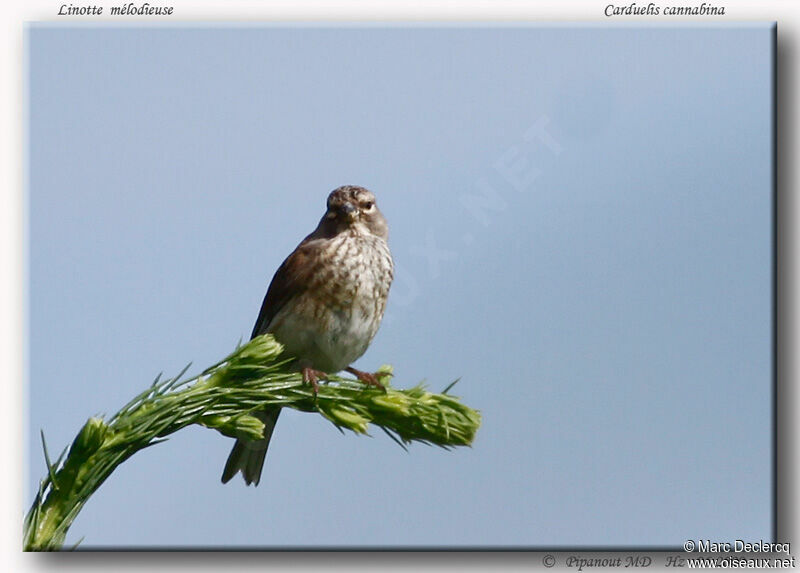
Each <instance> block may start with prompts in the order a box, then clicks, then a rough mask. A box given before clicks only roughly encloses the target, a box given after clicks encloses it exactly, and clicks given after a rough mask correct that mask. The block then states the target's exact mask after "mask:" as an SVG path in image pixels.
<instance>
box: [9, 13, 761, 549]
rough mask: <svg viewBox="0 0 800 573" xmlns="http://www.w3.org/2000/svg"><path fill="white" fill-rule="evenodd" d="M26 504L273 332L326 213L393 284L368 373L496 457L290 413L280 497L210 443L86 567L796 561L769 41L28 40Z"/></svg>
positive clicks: (272, 466)
mask: <svg viewBox="0 0 800 573" xmlns="http://www.w3.org/2000/svg"><path fill="white" fill-rule="evenodd" d="M27 39H28V47H29V81H28V90H29V94H28V102H29V106H28V111H29V131H28V134H29V144H30V147H29V155H28V159H29V216H30V220H29V240H30V260H29V281H30V295H29V306H30V317H29V331H30V352H29V354H30V365H29V374H30V384H29V393H28V395H29V408H30V410H29V416H28V432H29V450H28V452H29V454H28V455H29V467H30V470H29V476H28V479H27V485H28V490H29V491H28V492H27V494H26V500H25V501H26V504H27V503H29V501H30V499H31V496H32V492H33V490H34V488H35V486H36V483H37V480H38V479H39V477H41V475H43V472H44V471H45V469H44V463H43V461H42V455H41V449H40V445H39V439H38V433H39V429H40V428H41V429H43V430H44V431H45V433H46V436H47V437H48V442H49V445H50V448H51V450H55V451H60V449H61V448H62V447H63V446H64V445H66V444H67V443H69V442H70V441H71V439H72V438H73V436H74V435H75V433H76V432H77V430H78V428H79V427H80V425H81V424H82V423H83V422H84V421H85V420H86V418H87V417H89V416H91V415H95V414H98V413H107V414H111V413H113V412H114V411H116V409H117V408H118V407H119V406H121V405H122V404H123V403H125V402H126V401H127V400H128V399H130V397H132V396H133V395H135V394H137V393H138V392H139V391H141V390H142V389H143V388H144V386H145V385H146V384H148V383H149V382H150V381H151V380H152V379H153V377H154V376H155V375H156V374H157V373H158V372H160V371H164V372H165V373H177V372H178V371H179V370H180V369H181V368H182V367H183V366H184V365H185V364H186V363H187V362H189V361H192V362H193V363H194V365H195V368H194V369H193V371H198V370H200V369H202V368H203V367H205V366H206V365H209V364H212V363H214V362H215V361H216V360H218V359H219V358H221V357H222V356H224V355H225V354H226V353H227V352H228V351H229V350H230V349H231V348H232V347H233V346H234V345H235V344H236V342H237V341H238V340H239V338H240V337H247V336H248V335H249V332H250V329H251V328H252V325H253V322H254V321H255V318H256V316H257V313H258V309H259V305H260V303H261V299H262V297H263V295H264V292H265V290H266V288H267V285H268V284H269V280H270V278H271V277H272V274H273V273H274V271H275V269H276V268H277V267H278V265H279V264H280V263H281V261H282V260H283V259H284V258H285V256H286V255H287V254H288V253H289V252H291V250H292V249H293V248H294V246H295V245H296V244H297V243H298V242H299V241H300V240H301V239H302V238H303V236H305V234H307V233H308V232H310V231H311V230H312V229H313V227H314V226H315V224H316V222H317V220H318V219H319V217H320V216H321V214H322V212H323V210H324V206H325V198H326V196H327V193H328V192H329V191H330V190H331V189H333V188H334V187H336V186H338V185H341V184H346V183H352V184H359V185H364V186H366V187H368V188H370V189H372V190H373V191H374V192H375V194H376V195H377V197H378V202H379V204H380V206H381V209H382V210H383V212H384V214H385V215H386V217H387V219H388V221H389V225H390V245H391V247H392V251H393V253H394V257H395V262H396V266H397V273H396V280H395V284H394V286H393V288H392V292H391V295H390V301H389V306H388V309H387V315H386V318H385V320H384V324H383V326H382V328H381V331H380V332H379V334H378V336H377V337H376V339H375V341H374V342H373V344H372V346H371V348H370V350H369V351H368V352H367V354H366V355H365V356H364V357H363V358H362V359H361V360H360V361H359V362H358V363H357V364H356V365H357V366H358V367H361V368H363V369H367V370H369V369H374V368H376V367H377V366H379V365H380V364H382V363H386V362H389V363H392V364H393V365H394V368H395V374H396V377H395V379H394V384H395V385H398V386H411V385H413V384H416V383H417V382H418V381H420V380H423V379H424V380H426V381H427V383H428V384H429V385H430V386H431V388H433V389H434V390H440V389H441V388H443V387H444V386H445V385H446V384H448V383H449V382H450V381H452V380H453V379H455V378H457V377H461V382H460V383H459V384H458V385H457V386H456V394H459V395H460V396H461V397H462V398H463V399H464V401H465V402H466V403H467V404H469V405H471V406H473V407H475V408H478V409H480V410H481V412H482V414H483V418H484V423H483V427H482V428H481V430H480V432H479V433H478V436H477V439H476V441H475V444H474V446H473V447H472V448H471V449H461V450H456V451H452V452H444V451H441V450H438V449H433V448H428V447H425V446H413V447H411V449H410V452H408V453H406V452H404V451H403V450H401V449H400V448H398V447H397V446H396V445H395V444H394V443H393V442H392V441H391V440H389V439H388V438H387V437H386V436H384V435H383V433H382V432H380V431H375V432H373V436H374V437H372V438H365V437H356V436H353V435H346V436H342V435H341V434H340V433H339V432H337V431H336V430H335V429H334V428H333V427H332V426H330V424H328V423H327V422H325V421H324V420H322V419H321V418H319V417H316V416H310V415H307V414H300V413H296V412H286V413H284V414H283V415H282V416H281V420H280V422H279V424H278V426H277V429H276V431H275V435H274V438H273V442H272V445H271V447H270V452H269V455H268V457H267V464H266V467H265V470H264V476H263V478H262V482H261V485H260V486H259V487H258V488H255V489H254V488H245V487H244V485H243V483H242V482H241V481H240V480H238V479H237V481H234V482H231V483H230V484H228V485H226V486H223V485H221V484H220V483H219V476H220V473H221V471H222V467H223V465H224V462H225V458H226V456H227V453H228V451H229V449H230V447H231V441H230V440H228V439H225V438H223V437H222V436H220V435H219V434H217V433H215V432H211V431H208V430H204V429H201V428H190V429H187V430H184V431H182V432H180V433H178V434H176V435H175V436H174V437H173V438H172V439H170V440H169V441H168V442H167V443H165V444H162V445H159V446H157V447H154V448H150V449H148V450H146V451H143V452H141V453H139V454H137V455H136V456H135V457H134V458H132V459H131V460H129V461H128V462H126V463H125V464H124V465H123V466H122V467H120V468H119V469H118V470H117V471H116V472H115V473H114V474H113V475H112V476H111V477H110V478H109V480H108V481H107V482H106V483H105V484H104V485H103V486H102V487H101V489H100V490H99V491H98V492H97V493H96V494H95V495H94V496H93V497H92V499H91V500H90V501H89V503H88V504H87V505H86V507H85V508H84V509H83V511H82V513H81V514H80V516H79V517H78V519H77V520H76V521H75V523H74V525H73V527H72V529H71V531H70V535H69V537H68V541H70V540H71V541H77V540H78V539H79V538H81V537H84V541H83V545H84V546H86V547H124V546H149V547H155V546H220V547H223V546H225V547H228V546H252V547H264V546H278V547H283V546H305V545H309V546H371V545H376V546H428V545H430V546H443V545H446V546H458V545H464V546H481V545H487V546H525V547H539V546H553V545H560V546H575V545H580V546H588V545H591V546H609V547H611V546H620V545H625V546H633V545H636V546H656V545H657V546H665V545H674V546H678V545H679V544H680V543H682V542H683V541H684V540H685V539H687V538H690V537H691V538H697V537H700V538H708V539H745V540H759V539H765V540H766V539H769V538H770V535H771V517H772V511H771V477H772V476H771V452H770V445H771V418H770V416H771V412H770V404H771V323H770V310H771V295H770V289H771V282H770V272H771V271H770V269H771V262H770V248H771V247H770V238H771V218H770V217H771V193H772V190H771V183H770V177H771V165H772V164H771V153H772V150H771V141H772V139H771V138H772V134H771V127H770V120H771V113H772V108H771V97H772V93H771V82H772V76H771V69H772V67H771V66H772V60H771V58H772V29H771V27H770V26H768V25H741V24H737V25H735V26H724V27H723V26H715V27H700V26H691V27H685V28H680V27H675V28H672V27H654V26H641V27H640V26H626V27H622V26H619V27H594V26H577V25H576V26H460V25H458V26H457V25H452V26H438V27H437V26H430V25H427V26H419V27H413V26H401V25H393V26H378V25H376V26H349V27H348V26H344V27H334V26H317V27H314V26H288V27H280V26H274V27H270V26H264V27H262V26H237V27H224V26H211V25H204V26H199V27H196V28H193V27H174V28H172V27H153V28H136V27H127V28H126V27H113V28H112V27H86V26H84V27H72V28H67V27H55V26H51V25H34V26H32V27H31V28H30V29H29V32H28V38H27Z"/></svg>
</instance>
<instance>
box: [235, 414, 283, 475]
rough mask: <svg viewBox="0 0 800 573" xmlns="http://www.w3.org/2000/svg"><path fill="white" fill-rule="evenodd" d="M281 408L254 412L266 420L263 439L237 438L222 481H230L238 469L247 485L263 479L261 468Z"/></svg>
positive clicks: (262, 419) (259, 417)
mask: <svg viewBox="0 0 800 573" xmlns="http://www.w3.org/2000/svg"><path fill="white" fill-rule="evenodd" d="M280 413H281V409H280V408H270V409H269V410H263V411H261V412H253V415H254V416H256V417H257V418H258V419H259V420H261V421H262V422H264V438H263V439H261V440H236V444H235V445H234V446H233V449H232V450H231V454H230V455H229V456H228V461H227V463H226V464H225V469H224V470H222V483H228V482H229V481H230V479H231V478H232V477H233V476H235V475H236V473H237V472H238V471H241V472H242V477H244V481H245V483H246V484H247V485H250V484H251V483H252V484H255V485H258V482H259V481H260V480H261V470H262V469H263V468H264V458H265V457H266V455H267V448H268V447H269V440H270V438H272V431H273V430H274V429H275V423H276V422H277V421H278V415H279V414H280Z"/></svg>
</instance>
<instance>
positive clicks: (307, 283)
mask: <svg viewBox="0 0 800 573" xmlns="http://www.w3.org/2000/svg"><path fill="white" fill-rule="evenodd" d="M388 236H389V227H388V225H387V224H386V219H384V217H383V215H382V214H381V212H380V211H379V210H378V205H377V204H376V203H375V196H374V195H373V194H372V193H371V192H370V191H368V190H367V189H365V188H363V187H357V186H355V185H345V186H343V187H339V188H337V189H334V190H333V191H332V192H331V194H330V195H329V196H328V208H327V211H325V214H324V215H323V216H322V219H321V220H320V222H319V225H317V228H316V229H315V230H314V232H313V233H311V234H310V235H308V236H307V237H306V238H305V239H303V241H302V242H301V243H300V244H299V245H298V246H297V248H296V249H295V250H294V252H292V254H291V255H289V256H288V257H287V258H286V260H285V261H283V264H282V265H281V266H280V267H279V268H278V270H277V271H276V272H275V276H274V277H272V282H271V283H270V285H269V289H267V294H266V296H265V297H264V302H263V304H262V305H261V312H260V313H259V315H258V319H257V320H256V324H255V327H254V328H253V334H252V336H251V338H254V337H256V336H259V335H261V334H265V333H268V332H269V333H272V334H273V335H274V336H275V338H276V339H277V340H278V341H279V342H280V343H281V344H283V345H284V348H285V352H286V354H287V355H289V356H293V357H295V358H296V359H297V360H296V361H295V363H294V366H295V367H296V368H297V369H299V370H300V371H302V373H303V380H305V381H306V382H307V383H309V384H311V385H312V386H313V388H314V391H315V392H316V391H317V389H318V380H319V379H321V378H325V377H326V376H327V375H328V374H333V373H336V372H339V371H340V370H346V371H348V372H350V373H352V374H354V375H355V376H357V377H358V379H359V380H361V381H363V382H365V383H367V384H372V385H376V386H381V385H380V383H379V382H378V379H377V377H376V376H375V375H374V374H370V373H368V372H362V371H360V370H356V369H355V368H352V367H350V364H352V363H353V362H354V361H355V360H357V359H358V358H359V357H361V355H363V354H364V352H366V350H367V347H368V346H369V344H370V342H372V339H373V337H374V336H375V333H376V332H377V331H378V327H379V326H380V323H381V319H382V318H383V311H384V309H385V308H386V298H387V296H388V294H389V287H390V286H391V284H392V279H393V278H394V263H393V262H392V255H391V253H390V252H389V245H388V244H387V243H386V240H387V238H388ZM280 412H281V409H280V407H275V408H269V409H266V410H263V411H260V412H256V413H255V415H256V416H258V418H259V419H260V420H261V421H262V422H264V438H263V439H261V440H256V441H253V440H236V445H234V447H233V450H232V451H231V453H230V456H228V462H227V463H226V464H225V469H224V470H223V472H222V482H223V483H227V482H228V481H229V480H230V479H231V478H232V477H233V476H234V475H236V473H237V472H238V471H241V472H242V476H243V477H244V481H245V482H246V483H247V485H250V484H251V483H253V484H255V485H258V482H259V480H260V479H261V470H262V468H263V466H264V457H265V456H266V455H267V447H268V446H269V440H270V438H271V437H272V431H273V429H274V428H275V422H277V420H278V415H279V414H280Z"/></svg>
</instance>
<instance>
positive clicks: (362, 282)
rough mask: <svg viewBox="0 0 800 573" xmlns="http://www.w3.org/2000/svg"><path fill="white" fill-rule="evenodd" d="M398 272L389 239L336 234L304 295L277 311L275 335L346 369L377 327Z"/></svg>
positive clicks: (323, 365)
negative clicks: (395, 273) (395, 271)
mask: <svg viewBox="0 0 800 573" xmlns="http://www.w3.org/2000/svg"><path fill="white" fill-rule="evenodd" d="M393 278H394V265H393V262H392V256H391V253H390V251H389V247H388V245H387V244H386V241H384V240H383V239H380V238H378V237H374V236H362V235H353V234H348V233H342V234H341V235H338V236H336V237H333V238H332V239H330V240H329V241H328V242H327V244H326V245H325V246H324V247H323V248H322V249H321V251H320V253H319V257H317V265H316V268H315V269H314V271H313V272H312V273H311V275H310V278H309V283H308V284H307V285H306V287H307V288H306V289H305V290H304V293H303V295H301V296H300V297H298V299H297V300H296V301H294V303H293V304H291V305H290V306H291V307H292V310H291V311H289V309H285V310H286V311H287V312H286V315H285V316H281V317H276V319H277V320H276V321H275V322H276V324H275V326H276V329H277V331H276V335H277V336H278V338H279V339H280V340H281V341H282V342H284V344H286V345H287V351H288V352H290V353H293V355H294V356H297V357H299V358H306V359H307V360H308V361H309V362H311V363H312V364H313V367H314V368H317V369H319V370H323V371H328V372H337V371H339V370H342V369H343V368H345V367H346V366H348V365H350V364H351V363H352V362H354V361H355V360H357V359H358V358H359V357H360V356H361V355H362V354H364V352H366V350H367V347H368V346H369V344H370V342H371V341H372V339H373V337H374V336H375V334H376V333H377V331H378V327H379V326H380V322H381V319H382V318H383V313H384V310H385V308H386V300H387V297H388V294H389V288H390V286H391V284H392V280H393ZM281 314H283V313H281Z"/></svg>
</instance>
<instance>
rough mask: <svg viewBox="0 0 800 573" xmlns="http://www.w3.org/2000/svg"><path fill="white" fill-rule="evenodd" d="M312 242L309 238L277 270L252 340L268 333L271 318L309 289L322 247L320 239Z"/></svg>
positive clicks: (257, 320) (262, 305) (262, 306)
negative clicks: (317, 255)
mask: <svg viewBox="0 0 800 573" xmlns="http://www.w3.org/2000/svg"><path fill="white" fill-rule="evenodd" d="M309 239H310V237H306V239H305V240H304V241H303V242H302V243H300V244H299V245H298V246H297V248H296V249H295V250H294V251H293V252H292V254H291V255H289V256H288V257H286V260H285V261H283V263H282V264H281V266H280V267H278V270H277V271H275V276H274V277H272V282H271V283H270V285H269V288H268V289H267V294H266V295H265V296H264V302H263V303H261V312H259V313H258V318H257V319H256V324H255V326H254V327H253V333H252V334H251V335H250V338H251V339H253V338H255V337H256V336H258V335H260V334H264V333H265V332H267V329H268V328H269V325H270V323H271V322H272V319H273V318H275V315H277V314H278V312H280V310H281V309H282V308H283V306H284V305H285V304H286V303H287V302H288V301H289V300H291V299H292V298H294V297H296V296H298V295H299V294H301V293H303V292H304V291H305V290H306V289H307V288H308V282H309V279H310V278H311V276H312V275H313V273H314V271H315V268H316V265H315V264H313V262H312V261H313V260H314V259H315V258H316V257H315V255H316V253H317V252H318V250H319V249H320V248H321V247H322V245H321V242H320V241H319V240H309Z"/></svg>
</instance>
